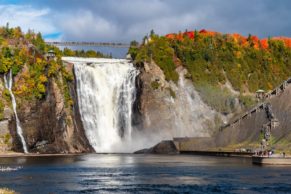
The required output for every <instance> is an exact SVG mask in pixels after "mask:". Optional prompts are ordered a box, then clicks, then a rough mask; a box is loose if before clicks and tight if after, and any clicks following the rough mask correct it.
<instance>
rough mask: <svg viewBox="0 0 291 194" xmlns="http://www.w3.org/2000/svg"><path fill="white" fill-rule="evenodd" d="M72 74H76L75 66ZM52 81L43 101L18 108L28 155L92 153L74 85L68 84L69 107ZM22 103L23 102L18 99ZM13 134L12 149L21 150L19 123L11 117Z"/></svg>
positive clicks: (59, 89)
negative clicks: (70, 103)
mask: <svg viewBox="0 0 291 194" xmlns="http://www.w3.org/2000/svg"><path fill="white" fill-rule="evenodd" d="M68 68H70V69H69V70H70V71H73V68H72V67H68ZM60 76H61V75H60ZM60 81H62V79H61V77H60V79H59V80H56V79H55V78H51V79H49V80H48V82H47V85H46V91H47V92H46V95H45V98H44V99H41V100H32V101H29V102H28V101H25V102H24V104H20V106H19V108H18V115H19V119H20V123H21V126H22V128H23V133H24V134H23V135H24V137H25V140H26V142H27V145H28V148H29V152H37V153H82V152H92V151H93V149H92V148H91V146H90V144H89V143H88V141H87V138H86V137H85V134H84V129H83V125H82V122H81V118H80V113H79V109H78V100H77V95H76V88H75V83H74V81H72V82H71V83H68V86H69V91H70V96H71V98H72V100H73V102H74V103H73V105H72V106H67V105H66V103H65V99H64V90H63V89H62V88H60V84H57V82H60ZM19 101H21V100H19ZM10 125H11V135H12V137H13V150H15V151H20V152H21V151H22V145H21V143H20V141H19V137H18V136H17V134H16V130H15V128H16V123H15V119H14V117H12V118H11V121H10Z"/></svg>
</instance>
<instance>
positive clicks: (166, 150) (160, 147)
mask: <svg viewBox="0 0 291 194" xmlns="http://www.w3.org/2000/svg"><path fill="white" fill-rule="evenodd" d="M134 153H135V154H178V153H179V150H178V149H177V147H176V145H175V144H174V142H173V141H172V140H165V141H162V142H160V143H158V144H157V145H155V146H154V147H152V148H149V149H142V150H139V151H136V152H134Z"/></svg>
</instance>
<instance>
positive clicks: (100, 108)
mask: <svg viewBox="0 0 291 194" xmlns="http://www.w3.org/2000/svg"><path fill="white" fill-rule="evenodd" d="M63 60H64V61H67V62H69V63H73V64H74V71H75V75H76V85H77V93H78V103H79V108H80V114H81V119H82V122H83V125H84V129H85V133H86V136H87V138H88V140H89V143H90V144H91V146H92V147H93V148H94V150H95V151H96V152H97V153H108V152H111V153H112V152H120V150H124V149H122V147H124V146H125V144H128V143H129V142H130V141H131V138H132V106H133V103H134V100H135V93H136V89H135V79H136V76H137V75H138V71H137V70H136V69H135V68H134V66H133V65H132V64H131V63H129V62H128V61H127V60H122V59H89V58H72V57H64V58H63Z"/></svg>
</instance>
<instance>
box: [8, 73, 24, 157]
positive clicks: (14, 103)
mask: <svg viewBox="0 0 291 194" xmlns="http://www.w3.org/2000/svg"><path fill="white" fill-rule="evenodd" d="M4 82H5V87H6V88H7V89H8V90H9V93H10V96H11V101H12V108H13V112H14V115H15V120H16V132H17V135H18V136H19V138H20V140H21V143H22V148H23V151H24V153H28V149H27V146H26V142H25V139H24V137H23V131H22V128H21V125H20V121H19V118H18V115H17V111H16V109H17V105H16V100H15V96H14V94H13V92H12V85H13V77H12V71H11V69H10V71H9V73H7V74H6V75H4Z"/></svg>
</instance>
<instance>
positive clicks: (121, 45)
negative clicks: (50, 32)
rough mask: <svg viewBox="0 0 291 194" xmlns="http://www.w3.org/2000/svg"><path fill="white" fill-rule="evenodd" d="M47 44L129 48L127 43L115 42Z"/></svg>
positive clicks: (49, 43)
mask: <svg viewBox="0 0 291 194" xmlns="http://www.w3.org/2000/svg"><path fill="white" fill-rule="evenodd" d="M46 44H48V45H54V46H98V47H114V48H129V47H130V44H128V43H115V42H75V41H67V42H56V41H54V42H46Z"/></svg>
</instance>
